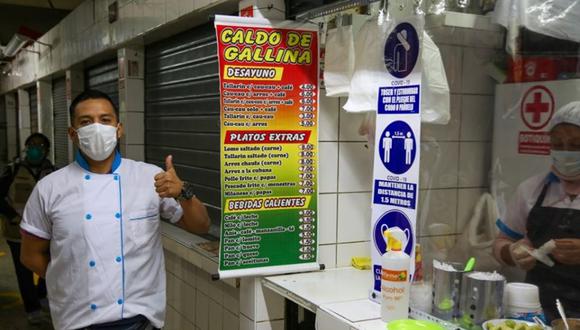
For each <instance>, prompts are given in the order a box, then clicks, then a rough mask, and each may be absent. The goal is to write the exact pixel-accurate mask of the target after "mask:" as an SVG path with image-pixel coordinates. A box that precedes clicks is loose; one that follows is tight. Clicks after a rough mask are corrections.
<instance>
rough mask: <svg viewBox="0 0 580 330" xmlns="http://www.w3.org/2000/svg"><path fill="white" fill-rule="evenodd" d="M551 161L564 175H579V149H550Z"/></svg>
mask: <svg viewBox="0 0 580 330" xmlns="http://www.w3.org/2000/svg"><path fill="white" fill-rule="evenodd" d="M552 163H553V164H554V168H555V169H556V170H557V171H558V172H560V174H562V175H564V176H566V177H570V178H572V177H578V176H580V151H565V150H552Z"/></svg>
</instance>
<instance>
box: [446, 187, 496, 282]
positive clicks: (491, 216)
mask: <svg viewBox="0 0 580 330" xmlns="http://www.w3.org/2000/svg"><path fill="white" fill-rule="evenodd" d="M497 215H498V214H497V208H496V204H495V199H494V198H493V197H492V196H491V194H489V193H485V194H483V195H482V196H481V198H480V199H479V201H478V202H477V204H476V206H475V209H474V211H473V215H472V217H471V219H470V220H469V222H468V223H467V224H466V225H465V228H464V229H463V233H462V234H461V236H459V239H458V240H457V244H456V245H455V247H454V248H453V249H451V251H450V253H449V260H451V261H456V262H466V261H467V259H469V258H470V257H475V259H476V269H477V270H479V271H496V270H498V269H500V268H501V264H500V263H499V262H497V260H496V259H495V257H494V256H493V242H494V241H495V238H496V237H497V227H496V225H495V222H496V220H497Z"/></svg>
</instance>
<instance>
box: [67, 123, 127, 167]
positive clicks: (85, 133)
mask: <svg viewBox="0 0 580 330" xmlns="http://www.w3.org/2000/svg"><path fill="white" fill-rule="evenodd" d="M76 132H77V135H78V137H79V148H80V149H81V151H82V152H83V153H84V154H85V155H87V157H89V158H90V159H92V160H96V161H102V160H105V159H107V157H109V156H110V155H111V153H112V152H113V150H115V147H116V146H117V126H109V125H103V124H99V123H95V124H91V125H87V126H84V127H81V128H79V129H77V130H76Z"/></svg>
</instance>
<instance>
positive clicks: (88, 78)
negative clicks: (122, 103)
mask: <svg viewBox="0 0 580 330" xmlns="http://www.w3.org/2000/svg"><path fill="white" fill-rule="evenodd" d="M85 88H86V89H96V90H99V91H101V92H103V93H106V94H107V95H109V97H110V98H111V100H113V103H114V104H115V106H116V107H117V109H118V108H119V68H118V63H117V60H116V59H115V60H111V61H107V62H104V63H101V64H99V65H95V66H94V67H91V68H89V69H87V70H86V71H85Z"/></svg>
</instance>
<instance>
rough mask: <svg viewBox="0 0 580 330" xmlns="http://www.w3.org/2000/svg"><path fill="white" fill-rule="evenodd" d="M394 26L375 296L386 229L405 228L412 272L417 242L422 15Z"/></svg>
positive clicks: (377, 191) (381, 156)
mask: <svg viewBox="0 0 580 330" xmlns="http://www.w3.org/2000/svg"><path fill="white" fill-rule="evenodd" d="M393 26H394V29H393V30H392V31H391V32H390V33H389V35H388V37H387V40H386V43H385V48H384V60H385V68H386V72H385V76H386V78H385V85H384V86H383V87H380V88H379V96H378V100H377V120H376V123H377V124H376V132H375V151H374V152H375V155H374V170H373V198H372V203H373V205H372V226H371V236H372V238H371V241H372V243H373V244H372V248H371V250H372V260H373V275H374V283H373V293H374V294H373V295H371V297H373V298H375V300H379V299H380V291H381V257H382V255H383V254H384V253H385V252H386V250H387V240H386V238H385V235H384V232H385V231H386V230H387V229H390V228H395V227H398V228H400V229H401V230H402V231H403V232H404V233H405V235H406V237H407V239H406V241H405V242H403V250H404V251H405V253H407V254H408V255H409V256H411V260H412V263H411V273H410V274H411V276H410V278H412V276H413V274H414V270H415V263H414V260H415V244H416V242H417V239H416V235H415V229H416V219H417V206H418V204H419V159H420V155H421V148H420V143H421V102H420V101H421V61H420V59H421V57H420V54H421V49H420V48H421V47H420V45H421V42H422V35H423V18H422V17H412V18H407V19H405V21H404V22H403V21H401V22H395V24H394V25H393Z"/></svg>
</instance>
